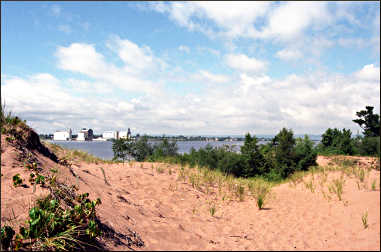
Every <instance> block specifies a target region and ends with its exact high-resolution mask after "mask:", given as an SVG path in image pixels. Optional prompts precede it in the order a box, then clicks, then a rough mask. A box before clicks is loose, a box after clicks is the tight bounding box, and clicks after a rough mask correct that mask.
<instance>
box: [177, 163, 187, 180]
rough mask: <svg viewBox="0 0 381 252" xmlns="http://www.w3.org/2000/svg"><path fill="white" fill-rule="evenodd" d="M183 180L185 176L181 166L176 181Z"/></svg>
mask: <svg viewBox="0 0 381 252" xmlns="http://www.w3.org/2000/svg"><path fill="white" fill-rule="evenodd" d="M185 178H186V176H185V169H184V166H181V167H180V171H179V176H178V178H177V179H179V180H180V179H182V180H184V181H185Z"/></svg>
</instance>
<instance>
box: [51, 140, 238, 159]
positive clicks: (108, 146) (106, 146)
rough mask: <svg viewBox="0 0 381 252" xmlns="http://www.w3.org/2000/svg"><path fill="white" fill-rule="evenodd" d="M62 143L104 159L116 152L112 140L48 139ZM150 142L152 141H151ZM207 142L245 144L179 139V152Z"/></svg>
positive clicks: (228, 143) (64, 145)
mask: <svg viewBox="0 0 381 252" xmlns="http://www.w3.org/2000/svg"><path fill="white" fill-rule="evenodd" d="M48 142H51V143H55V144H58V145H61V146H63V147H65V148H68V149H78V150H83V151H86V152H88V153H90V154H93V155H94V156H97V157H100V158H103V159H112V158H113V157H114V152H113V151H112V142H111V141H52V140H51V141H48ZM149 142H150V141H149ZM150 143H154V144H155V143H156V142H150ZM207 144H210V145H212V146H213V147H214V146H223V145H229V146H232V145H235V147H233V148H234V150H236V151H238V150H239V147H240V146H241V145H243V141H232V142H228V141H226V142H225V141H218V142H207V141H178V142H177V146H178V148H179V149H178V153H189V152H190V150H191V148H192V147H193V148H195V149H196V150H198V149H200V148H201V147H205V146H206V145H207Z"/></svg>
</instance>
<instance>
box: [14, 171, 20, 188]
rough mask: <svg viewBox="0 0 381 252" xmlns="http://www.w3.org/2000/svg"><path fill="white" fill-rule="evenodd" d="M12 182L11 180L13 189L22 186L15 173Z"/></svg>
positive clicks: (18, 175)
mask: <svg viewBox="0 0 381 252" xmlns="http://www.w3.org/2000/svg"><path fill="white" fill-rule="evenodd" d="M12 180H13V186H14V187H18V186H20V185H21V184H22V179H21V178H20V174H19V173H17V174H16V175H14V176H13V177H12Z"/></svg>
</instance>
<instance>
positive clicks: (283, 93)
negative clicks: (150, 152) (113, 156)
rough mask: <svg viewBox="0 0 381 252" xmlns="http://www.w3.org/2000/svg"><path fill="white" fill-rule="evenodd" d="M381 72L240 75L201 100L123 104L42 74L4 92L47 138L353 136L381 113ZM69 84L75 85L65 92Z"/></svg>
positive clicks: (16, 81) (163, 98)
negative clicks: (61, 132) (71, 132)
mask: <svg viewBox="0 0 381 252" xmlns="http://www.w3.org/2000/svg"><path fill="white" fill-rule="evenodd" d="M377 71H378V72H379V68H378V67H375V66H374V65H366V66H364V67H363V68H362V69H360V70H359V71H356V72H354V73H353V74H349V75H339V74H331V75H330V74H325V76H326V78H325V79H322V78H321V75H319V74H309V75H308V76H307V75H295V74H291V75H288V76H286V77H284V78H281V79H273V78H270V77H269V76H268V75H266V74H255V73H241V74H240V75H239V76H238V77H237V78H235V77H234V76H230V77H229V78H230V79H231V80H230V82H228V83H231V85H223V86H219V88H210V89H207V90H205V91H204V92H202V93H201V94H200V93H195V92H188V93H186V94H184V95H178V94H177V93H175V92H171V90H169V91H168V92H161V93H158V94H152V95H151V94H143V95H140V96H134V98H130V99H126V98H123V95H121V94H124V92H125V91H123V90H121V91H119V90H113V91H112V93H110V94H107V95H103V96H99V97H97V99H94V97H95V96H94V95H93V93H92V92H96V91H94V90H92V89H94V87H97V86H98V88H99V90H98V91H99V92H101V90H102V88H105V89H106V85H107V84H108V82H106V83H103V82H99V81H98V82H97V81H82V82H81V81H79V80H75V79H70V80H59V79H57V78H56V77H54V76H52V75H50V74H38V75H34V76H30V77H27V78H20V77H7V78H5V80H4V81H3V84H2V86H1V91H2V96H3V98H5V99H6V102H7V105H9V107H10V108H12V109H13V110H14V111H15V112H16V113H18V114H19V115H20V116H21V117H23V118H25V119H27V120H28V121H30V122H31V123H32V126H33V127H35V128H36V129H37V130H38V131H45V132H52V131H54V130H55V129H57V128H62V127H72V128H74V129H80V128H81V127H91V128H93V129H94V130H95V131H96V132H97V133H101V132H102V131H103V130H107V129H116V128H117V129H119V130H121V129H124V128H126V127H135V128H136V129H137V132H140V133H150V134H163V133H165V134H244V133H245V132H248V131H250V132H253V133H255V134H274V133H276V132H278V131H279V130H280V129H281V128H282V127H288V128H292V129H293V130H294V132H295V133H297V134H299V133H312V134H320V133H322V132H324V130H325V129H326V128H328V127H339V128H344V127H345V128H350V129H352V131H355V130H356V129H357V128H356V125H354V124H353V122H352V121H351V120H352V119H353V118H354V117H355V112H356V111H359V110H361V109H364V108H365V106H366V105H373V106H375V111H376V112H377V113H379V109H380V108H379V104H380V97H379V92H380V83H379V75H378V76H376V74H375V73H376V72H377ZM203 73H204V74H206V76H208V74H210V73H208V72H206V71H204V72H203ZM204 81H205V82H207V80H204ZM68 82H69V83H71V84H72V85H69V86H64V85H63V83H68ZM75 83H77V84H78V86H79V87H78V88H79V91H80V89H82V92H83V93H85V92H86V91H88V96H81V97H78V96H77V95H75V94H77V93H78V90H75V89H73V86H74V85H75ZM102 85H104V86H102ZM115 92H117V93H118V94H119V95H115ZM126 94H128V92H126ZM52 97H54V99H52ZM153 125H154V127H152V126H153ZM137 132H136V133H137Z"/></svg>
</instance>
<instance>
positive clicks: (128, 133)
mask: <svg viewBox="0 0 381 252" xmlns="http://www.w3.org/2000/svg"><path fill="white" fill-rule="evenodd" d="M119 138H126V139H130V138H131V130H130V128H128V130H127V131H120V132H119Z"/></svg>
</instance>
